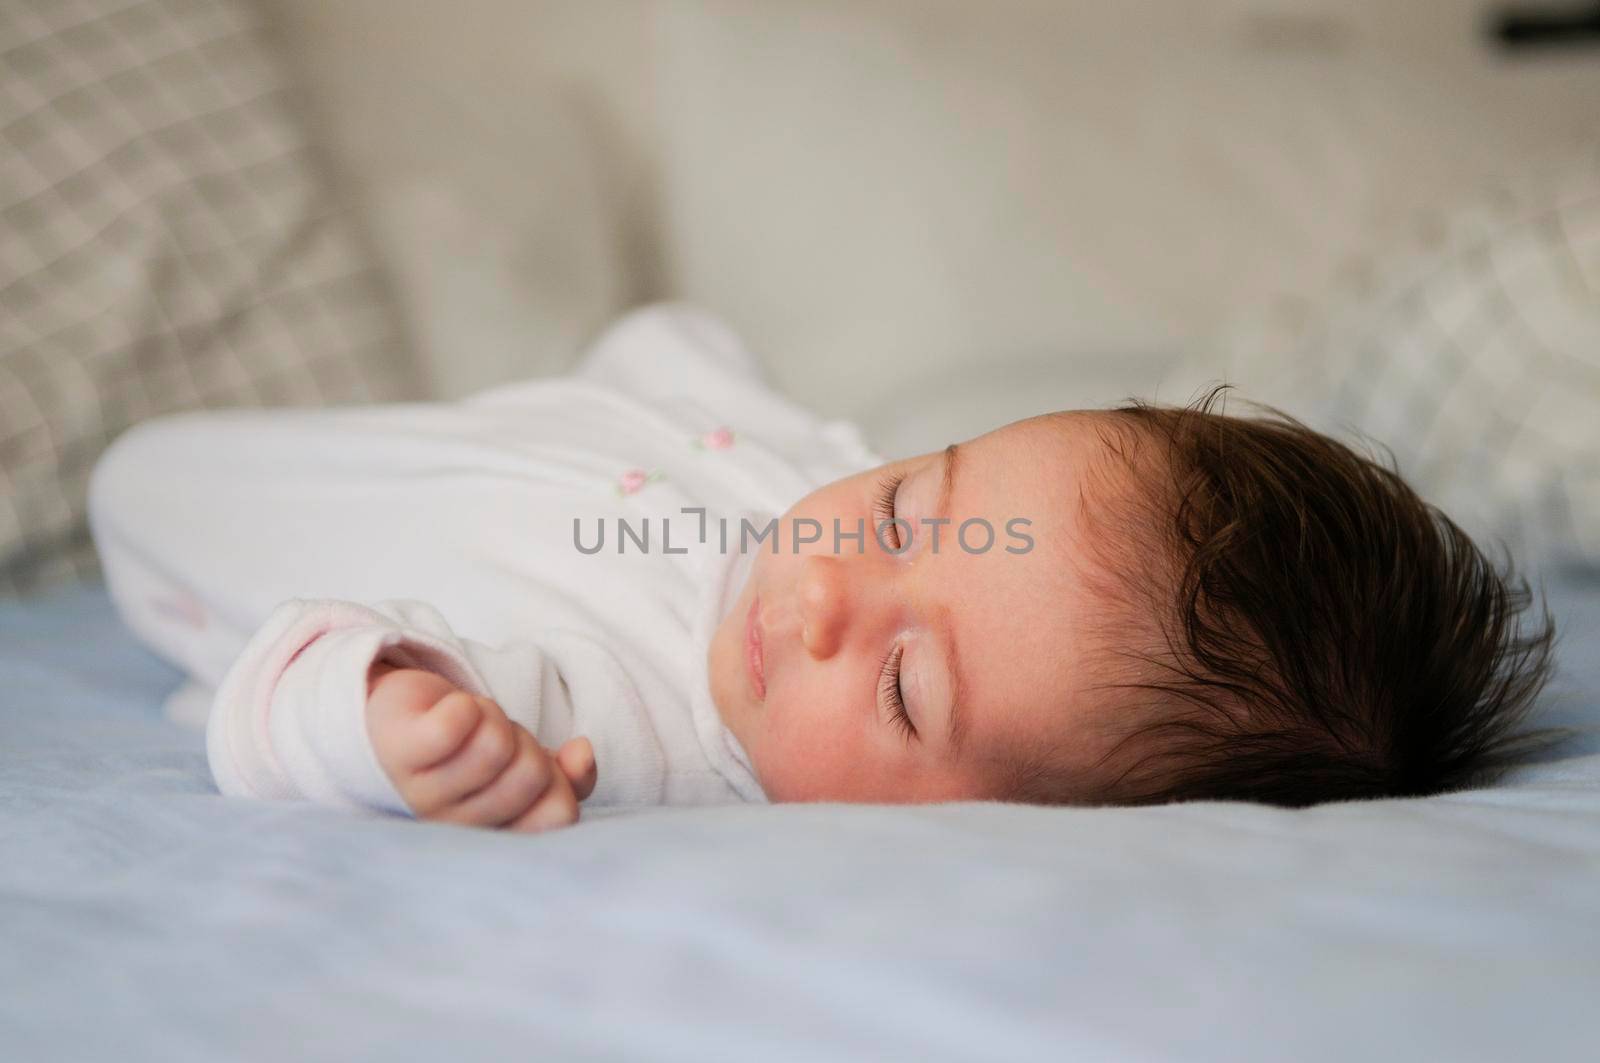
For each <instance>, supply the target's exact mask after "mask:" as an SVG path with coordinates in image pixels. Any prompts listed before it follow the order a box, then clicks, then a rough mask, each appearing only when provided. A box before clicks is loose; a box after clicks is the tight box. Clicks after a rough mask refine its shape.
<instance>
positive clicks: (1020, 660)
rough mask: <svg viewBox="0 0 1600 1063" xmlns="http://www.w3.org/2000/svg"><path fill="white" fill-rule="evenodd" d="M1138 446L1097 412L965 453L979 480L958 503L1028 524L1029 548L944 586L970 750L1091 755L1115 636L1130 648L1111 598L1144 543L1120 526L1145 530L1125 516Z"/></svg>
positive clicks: (986, 439) (1017, 427) (1026, 426)
mask: <svg viewBox="0 0 1600 1063" xmlns="http://www.w3.org/2000/svg"><path fill="white" fill-rule="evenodd" d="M1139 445H1140V444H1139V443H1138V442H1137V440H1136V439H1135V438H1134V437H1132V436H1130V435H1129V433H1128V432H1127V427H1126V425H1125V424H1123V423H1122V422H1121V421H1120V419H1119V418H1117V417H1115V416H1114V415H1113V414H1110V413H1108V412H1105V411H1072V412H1068V413H1058V414H1049V415H1044V416H1041V417H1035V418H1029V419H1028V420H1026V421H1020V422H1016V423H1014V424H1011V425H1007V426H1005V427H1004V428H1002V429H997V430H996V431H995V432H992V433H989V435H987V436H983V437H979V438H978V439H976V440H974V441H972V456H973V457H974V458H977V459H978V460H976V461H974V462H973V463H972V464H971V465H970V466H966V468H968V469H970V470H971V472H972V475H973V478H974V480H975V481H976V480H978V479H979V478H982V479H983V480H985V481H986V482H983V483H974V485H973V487H972V489H971V491H970V493H968V492H967V491H966V490H965V489H964V490H963V492H962V493H963V495H965V496H966V498H967V499H968V500H970V502H971V503H972V504H974V505H980V506H984V507H987V508H990V509H991V511H992V512H999V511H1002V510H1003V511H1004V513H1005V515H1006V516H1007V517H1008V518H1013V517H1015V518H1022V519H1026V520H1028V521H1029V524H1028V525H1027V530H1028V533H1029V534H1030V536H1031V538H1032V548H1031V549H1030V550H1028V551H1027V552H1025V553H1016V554H1002V555H995V556H989V557H984V558H974V559H972V563H971V564H970V565H969V566H966V567H965V568H966V570H965V571H963V572H961V573H960V574H959V579H958V580H957V583H958V584H959V588H955V587H953V588H952V589H959V592H960V593H958V594H956V595H955V596H954V600H953V603H952V604H953V608H954V610H955V612H956V616H957V619H956V623H957V625H958V626H959V628H960V629H961V631H960V638H961V644H962V656H963V663H964V664H965V663H967V661H968V658H969V657H970V659H971V660H970V668H971V674H970V675H969V676H968V681H969V683H970V687H969V690H970V693H971V696H972V709H973V717H974V718H973V720H972V727H971V733H972V735H973V736H974V738H975V739H976V741H977V743H979V744H981V745H982V746H985V747H988V748H990V749H1014V748H1016V746H1017V745H1018V744H1019V743H1022V744H1024V745H1027V746H1044V747H1058V746H1061V745H1063V744H1066V745H1070V744H1072V743H1073V742H1077V743H1080V745H1082V746H1083V747H1084V748H1085V750H1087V749H1089V748H1094V747H1096V746H1097V745H1098V741H1097V740H1096V737H1095V736H1096V735H1097V734H1099V733H1100V732H1102V731H1104V730H1105V728H1104V726H1103V725H1104V724H1105V723H1106V722H1107V721H1104V720H1101V719H1099V718H1098V715H1103V713H1101V714H1098V715H1097V710H1096V706H1097V705H1100V704H1102V703H1103V702H1104V699H1096V698H1095V697H1094V696H1093V694H1092V687H1093V686H1094V685H1096V684H1097V683H1100V682H1103V681H1105V680H1106V679H1108V678H1110V677H1111V676H1112V675H1113V674H1114V673H1115V671H1116V668H1117V651H1118V638H1119V636H1118V632H1119V631H1125V632H1126V633H1127V634H1128V636H1129V639H1130V641H1131V640H1133V639H1134V638H1136V637H1137V634H1136V629H1139V628H1142V627H1143V625H1142V624H1141V623H1139V622H1138V617H1137V615H1133V614H1137V613H1138V608H1137V605H1136V603H1134V602H1132V601H1131V600H1129V599H1128V597H1127V596H1126V595H1123V594H1121V593H1120V592H1119V588H1120V587H1123V586H1124V585H1125V584H1126V582H1127V581H1126V579H1125V578H1124V576H1125V570H1126V566H1127V565H1128V564H1130V563H1132V564H1135V565H1137V564H1138V563H1139V558H1138V556H1137V554H1138V549H1137V548H1136V547H1133V546H1132V544H1134V543H1137V542H1143V541H1147V540H1148V537H1147V536H1146V535H1144V534H1142V531H1143V529H1135V528H1133V527H1132V526H1131V524H1130V522H1133V521H1138V520H1143V519H1145V518H1144V517H1142V516H1141V515H1140V513H1139V507H1130V506H1128V505H1127V504H1126V502H1127V500H1128V499H1129V498H1131V497H1133V496H1135V495H1136V494H1137V486H1138V485H1137V483H1136V482H1135V481H1136V480H1137V476H1138V460H1139V458H1140V455H1139V453H1138V452H1137V450H1132V451H1130V448H1131V447H1137V446H1139ZM1130 458H1132V459H1133V460H1132V461H1130ZM968 646H971V647H972V651H971V653H970V654H969V653H968V650H967V647H968ZM1107 711H1108V712H1109V711H1110V710H1109V709H1108V710H1107Z"/></svg>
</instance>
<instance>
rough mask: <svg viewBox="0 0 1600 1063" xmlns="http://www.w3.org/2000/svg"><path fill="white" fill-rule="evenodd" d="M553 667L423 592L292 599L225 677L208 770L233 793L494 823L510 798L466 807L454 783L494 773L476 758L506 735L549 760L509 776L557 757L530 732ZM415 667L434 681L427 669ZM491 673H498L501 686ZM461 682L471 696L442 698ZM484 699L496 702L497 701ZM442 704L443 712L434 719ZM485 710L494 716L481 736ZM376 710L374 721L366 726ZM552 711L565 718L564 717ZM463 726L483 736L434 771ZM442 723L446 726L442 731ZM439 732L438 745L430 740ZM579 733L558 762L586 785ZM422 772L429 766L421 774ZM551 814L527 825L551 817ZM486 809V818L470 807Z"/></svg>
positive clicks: (467, 735) (524, 779)
mask: <svg viewBox="0 0 1600 1063" xmlns="http://www.w3.org/2000/svg"><path fill="white" fill-rule="evenodd" d="M390 668H392V669H394V671H389V669H390ZM545 668H546V662H545V660H544V655H543V654H542V652H541V651H540V650H539V648H538V647H537V646H535V645H533V644H531V643H513V644H508V645H506V646H504V647H500V648H490V647H487V646H483V645H481V644H479V643H475V642H472V641H470V640H466V639H462V638H459V637H458V636H456V635H455V634H454V633H453V632H452V631H451V630H450V628H449V625H448V624H447V623H446V622H445V620H444V618H443V617H442V616H441V615H440V614H439V613H438V611H437V610H435V609H433V608H432V607H431V606H429V605H427V604H425V603H423V602H417V601H407V600H394V601H387V602H380V603H378V604H377V605H375V606H366V605H361V604H358V603H356V602H349V601H340V600H337V599H302V598H295V599H289V600H287V601H285V602H282V603H280V604H279V605H278V606H277V608H275V609H274V610H273V612H272V615H271V616H270V617H269V618H268V619H267V622H266V623H265V624H263V625H262V627H261V629H260V630H258V631H257V632H256V633H255V634H254V635H253V636H252V637H251V639H250V640H249V642H248V644H247V645H246V646H245V648H244V650H243V652H241V653H240V654H239V656H238V658H237V659H236V660H235V661H234V663H233V665H232V666H231V667H230V668H229V670H228V672H227V674H226V675H225V676H224V678H223V680H222V683H221V685H220V686H219V687H218V690H217V696H216V699H215V701H214V703H213V705H212V710H211V715H210V718H209V720H208V722H207V736H206V745H207V753H208V756H209V759H210V763H211V770H212V774H213V776H214V777H215V778H216V781H217V786H218V788H219V789H221V790H222V792H223V793H225V794H229V795H232V796H245V797H261V798H305V799H310V800H315V801H320V802H322V803H325V804H331V805H336V806H341V807H352V808H373V809H383V810H388V811H392V812H401V813H409V814H415V815H423V816H431V815H433V814H435V813H446V814H447V815H443V816H441V817H440V818H451V819H454V820H456V821H459V822H467V821H473V822H486V821H487V818H486V817H487V813H488V812H492V811H494V810H495V809H498V808H500V807H501V803H502V802H503V801H505V800H508V798H506V797H504V796H501V797H497V798H496V801H495V802H494V808H492V809H491V808H487V807H486V806H485V804H484V803H479V804H478V805H472V806H469V807H468V808H466V809H459V808H455V807H454V804H453V802H454V801H455V799H457V798H464V797H467V796H469V795H470V793H471V791H468V790H464V789H463V790H453V789H452V788H453V787H455V786H456V785H458V784H461V783H463V782H465V781H471V778H470V777H471V776H472V775H473V772H474V771H478V772H481V773H487V772H488V771H489V769H488V768H485V767H482V765H481V764H480V762H479V761H478V757H479V756H480V755H482V754H487V753H492V754H496V755H499V754H502V753H503V752H504V745H506V744H509V743H504V742H503V740H504V739H505V738H507V737H511V738H516V739H517V741H516V749H514V750H513V752H514V753H516V754H518V756H519V758H520V759H522V760H527V761H539V762H541V763H540V764H531V763H530V764H526V765H523V766H521V767H519V768H518V771H517V773H516V775H515V776H514V778H513V779H512V780H510V781H509V782H508V783H507V788H508V789H510V788H513V786H512V784H513V783H514V784H515V787H518V788H524V787H528V786H529V785H531V779H530V778H529V776H532V775H536V774H539V773H540V772H543V773H544V774H545V775H546V777H547V779H548V770H547V769H548V767H549V764H548V763H547V761H548V755H547V754H545V753H544V751H543V749H542V747H540V746H539V745H538V743H537V742H534V741H533V734H534V733H536V732H537V731H538V730H539V729H540V724H541V722H546V723H549V722H551V721H542V717H543V716H544V715H545V713H544V710H545V709H546V708H547V706H545V705H543V704H542V702H543V695H542V689H541V688H542V686H543V685H544V683H543V680H544V672H545ZM418 674H421V675H427V676H431V677H432V680H419V679H418V678H417V676H418ZM486 675H487V676H491V677H493V679H494V681H495V683H496V687H495V688H494V689H491V685H490V681H488V680H486V679H485V676H486ZM455 691H462V692H464V694H463V697H461V698H454V697H447V696H446V695H449V694H452V693H453V692H455ZM369 693H370V694H371V695H372V696H371V697H370V698H369ZM477 698H482V699H484V702H479V701H477V700H475V699H477ZM463 700H465V701H467V702H468V703H470V704H472V705H473V706H474V707H477V708H479V710H480V714H479V717H478V718H477V719H476V720H472V719H470V718H469V717H470V714H468V713H466V712H463V711H461V709H462V708H463V707H464V706H461V705H460V703H461V702H462V701H463ZM485 703H487V704H489V705H493V710H492V713H491V711H490V709H488V708H487V707H485ZM502 706H503V709H502ZM435 708H438V709H441V710H443V711H441V712H440V713H439V714H438V716H437V717H435V716H434V709H435ZM486 717H489V718H493V719H494V721H495V722H492V723H490V724H489V726H488V729H487V730H484V731H483V736H480V735H479V729H480V728H479V725H481V724H483V723H484V721H485V718H486ZM499 717H508V719H507V724H512V723H514V724H515V725H516V730H517V731H522V732H524V733H525V734H527V735H528V737H527V738H526V739H523V738H520V737H518V736H517V734H516V731H512V730H510V728H509V727H507V726H505V725H502V724H501V723H499V722H498V718H499ZM375 721H376V722H377V724H378V726H377V727H372V726H370V725H371V724H373V723H374V722H375ZM553 722H554V723H555V724H556V725H558V727H559V725H560V724H561V722H562V721H561V720H559V719H558V720H556V721H553ZM468 724H471V725H472V726H471V729H470V730H465V731H460V732H459V736H460V737H461V739H462V741H463V743H466V742H467V741H468V740H471V741H472V742H473V743H475V744H473V745H471V746H470V748H466V749H461V750H460V751H461V752H463V753H466V754H468V756H467V757H466V758H465V759H464V760H463V761H462V762H461V764H459V765H456V766H453V767H452V768H451V770H450V771H449V772H440V773H438V774H431V775H430V774H426V773H427V770H428V769H429V768H433V767H444V762H443V761H433V760H431V759H430V757H431V755H432V754H435V753H438V752H439V749H438V747H439V745H442V744H444V743H445V742H446V741H447V739H448V738H449V737H451V735H452V734H455V733H457V732H456V731H455V730H454V727H461V728H465V727H467V726H468ZM446 725H453V726H446ZM436 730H437V731H442V732H450V733H448V734H444V735H442V736H440V737H438V738H436V739H434V738H432V737H431V734H432V732H434V731H436ZM563 736H564V735H563ZM380 737H381V738H382V743H381V744H380V743H379V739H380ZM430 741H433V742H434V745H432V746H428V743H429V742H430ZM476 743H482V744H483V745H485V746H487V747H488V748H487V749H480V748H479V745H477V744H476ZM528 743H531V746H530V745H529V744H528ZM583 745H586V743H582V744H580V745H578V746H573V744H572V743H568V745H567V746H564V747H563V750H564V751H565V752H564V754H563V758H562V760H561V761H559V762H558V763H559V764H560V765H561V766H571V767H573V768H574V773H573V777H571V778H570V779H569V780H568V781H569V782H571V783H573V784H583V783H584V779H585V776H586V775H587V772H586V771H585V770H584V767H583V761H584V760H585V759H587V758H586V756H585V754H584V751H583V749H582V746H583ZM569 747H571V748H570V749H569ZM534 750H538V752H537V753H535V752H534ZM444 752H445V753H453V752H455V750H445V751H444ZM448 759H453V758H448ZM488 759H489V760H490V761H491V762H492V760H493V758H488ZM511 766H512V765H511V763H510V762H509V761H508V762H507V763H504V764H499V765H495V768H496V770H495V771H494V772H493V775H492V776H491V777H489V778H485V779H480V780H479V781H480V782H482V783H483V784H484V785H487V784H488V783H491V782H495V783H496V784H497V785H498V783H497V780H498V779H499V776H500V775H501V773H502V771H503V770H504V769H508V768H510V767H511ZM421 775H425V778H423V779H421V780H419V779H417V778H416V776H421ZM591 785H592V784H591ZM419 786H420V788H419ZM576 789H577V786H576V785H575V786H574V791H576ZM574 796H576V793H574ZM525 810H526V808H525ZM545 815H547V813H541V814H540V815H539V816H536V817H534V818H533V819H532V820H530V822H529V823H528V824H524V825H525V826H542V825H546V824H545V818H544V817H545ZM479 816H483V817H485V818H474V817H479ZM501 822H507V821H505V820H503V821H501Z"/></svg>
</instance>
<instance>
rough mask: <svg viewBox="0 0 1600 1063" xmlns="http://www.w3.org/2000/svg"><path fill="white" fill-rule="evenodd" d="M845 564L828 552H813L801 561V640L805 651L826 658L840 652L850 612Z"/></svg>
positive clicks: (797, 589) (819, 657) (798, 590)
mask: <svg viewBox="0 0 1600 1063" xmlns="http://www.w3.org/2000/svg"><path fill="white" fill-rule="evenodd" d="M845 575H846V574H845V571H844V566H843V565H842V564H840V563H839V559H838V558H835V557H830V556H828V555H826V554H812V555H811V556H810V557H807V558H806V559H805V560H804V561H802V562H801V564H800V580H799V584H798V586H797V587H796V594H797V595H798V597H799V599H800V621H801V625H802V626H801V631H800V638H801V641H802V642H804V643H805V647H806V652H807V653H809V654H811V656H813V657H815V658H816V659H817V660H826V659H827V658H829V657H831V656H833V655H834V654H835V653H836V652H838V649H839V644H840V642H842V641H843V639H844V632H845V624H846V620H847V618H848V615H849V594H848V593H847V591H848V589H847V587H846V585H845Z"/></svg>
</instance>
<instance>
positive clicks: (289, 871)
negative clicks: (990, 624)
mask: <svg viewBox="0 0 1600 1063" xmlns="http://www.w3.org/2000/svg"><path fill="white" fill-rule="evenodd" d="M1551 591H1552V600H1553V602H1554V604H1555V606H1556V608H1557V610H1558V612H1559V613H1560V615H1561V616H1562V618H1563V620H1564V622H1565V629H1566V630H1565V635H1564V646H1563V656H1562V660H1563V662H1564V666H1565V668H1566V671H1565V674H1564V675H1563V676H1562V678H1561V679H1560V681H1559V682H1558V684H1557V688H1558V689H1557V691H1556V692H1555V695H1554V696H1553V698H1552V705H1554V706H1556V709H1555V715H1556V716H1557V717H1559V718H1560V719H1562V720H1564V721H1566V722H1569V723H1579V724H1583V725H1585V726H1588V727H1591V728H1592V727H1593V725H1594V724H1595V723H1596V722H1597V720H1600V715H1597V713H1596V705H1597V703H1600V586H1597V585H1593V584H1589V585H1580V584H1578V583H1575V582H1569V583H1565V584H1560V585H1556V586H1552V588H1551ZM179 678H180V677H179V675H178V674H177V673H176V672H175V671H174V670H173V669H172V668H170V667H169V666H167V665H165V664H163V663H162V662H160V661H158V660H156V659H155V658H153V657H151V656H150V655H149V654H147V653H146V652H145V651H144V650H142V649H141V648H139V647H138V646H137V645H136V644H135V643H134V642H133V640H132V638H131V636H129V635H128V634H127V633H126V632H125V631H124V630H123V629H122V628H121V626H120V625H119V623H118V621H117V620H116V618H115V615H114V614H113V612H112V610H111V607H110V605H109V603H108V600H107V599H106V597H105V595H104V593H103V591H102V590H100V589H99V588H96V587H86V588H74V589H69V590H66V591H62V592H58V593H55V594H52V595H50V596H48V597H47V598H44V599H41V600H39V601H36V602H32V603H12V604H9V605H6V606H3V607H0V691H3V694H0V698H3V701H0V1058H4V1059H15V1060H46V1059H116V1060H160V1061H163V1063H178V1061H183V1060H220V1059H248V1060H255V1059H260V1060H268V1059H271V1060H287V1059H292V1060H300V1059H329V1060H332V1059H338V1060H362V1059H385V1060H398V1059H465V1058H504V1059H528V1060H544V1059H621V1058H654V1059H683V1060H690V1059H693V1060H703V1059H708V1058H712V1059H856V1058H859V1059H894V1060H912V1059H915V1060H940V1059H980V1060H994V1059H1007V1058H1009V1059H1018V1058H1035V1059H1043V1058H1049V1059H1095V1060H1102V1059H1129V1060H1144V1059H1195V1060H1250V1059H1260V1060H1280V1059H1290V1058H1292V1059H1301V1060H1316V1059H1328V1060H1347V1059H1368V1060H1370V1059H1407V1060H1424V1059H1429V1060H1432V1059H1453V1060H1475V1059H1484V1060H1489V1059H1509V1058H1527V1059H1545V1060H1550V1059H1573V1060H1577V1059H1593V1058H1596V1054H1597V1052H1600V1048H1597V1045H1600V1019H1597V1009H1596V1006H1595V1002H1596V1000H1597V999H1600V742H1597V741H1596V734H1595V732H1594V731H1593V730H1591V731H1590V732H1589V733H1588V734H1586V736H1585V737H1584V738H1583V739H1582V740H1581V741H1579V742H1577V743H1575V744H1573V745H1572V746H1570V747H1568V748H1567V749H1566V750H1564V751H1563V752H1562V754H1561V755H1560V756H1558V757H1555V758H1552V759H1551V760H1549V761H1548V762H1546V763H1544V764H1541V765H1538V766H1536V767H1533V768H1530V769H1526V770H1524V771H1522V772H1520V773H1519V774H1518V776H1517V778H1516V780H1515V781H1514V782H1513V783H1512V784H1511V785H1507V786H1501V787H1497V788H1494V789H1489V790H1484V791H1480V792H1475V793H1466V794H1458V795H1452V796H1449V797H1445V798H1435V799H1429V800H1423V801H1382V802H1367V803H1357V804H1348V805H1341V806H1332V807H1325V808H1320V809H1315V810H1310V811H1306V812H1286V811H1281V810H1273V809H1267V808H1261V807H1255V806H1246V805H1225V804H1192V805H1187V806H1173V807H1167V808H1159V809H1103V810H1094V809H1054V810H1051V809H1033V808H1023V807H1015V806H996V805H960V806H946V807H940V808H924V809H887V808H871V807H854V808H848V807H836V806H811V807H795V806H791V807H737V808H724V809H700V810H660V811H655V812H649V813H642V814H632V815H621V816H612V817H600V818H594V819H591V820H587V821H586V822H585V823H584V824H582V825H581V826H580V827H579V828H577V829H574V830H571V831H565V832H560V833H557V834H553V835H546V836H541V837H531V838H530V837H523V836H513V835H505V834H495V833H490V832H483V831H470V830H464V829H456V828H450V827H444V826H434V825H426V824H417V823H412V822H408V821H403V820H398V819H385V818H374V817H363V816H359V815H351V814H345V813H341V812H336V811H331V810H328V809H322V808H316V807H312V806H309V805H301V804H270V803H255V802H244V801H232V800H225V799H223V798H221V797H219V796H218V795H217V794H216V793H215V791H214V790H213V789H212V786H211V784H210V779H209V776H208V774H207V771H206V766H205V760H204V756H203V749H202V738H201V735H200V734H199V733H198V732H195V731H191V730H187V729H185V728H182V727H180V726H178V725H175V724H172V723H169V722H167V721H165V720H163V719H162V718H161V716H160V711H159V705H160V702H161V700H162V698H163V697H164V696H165V695H166V694H167V693H168V692H169V691H170V690H171V689H172V688H173V687H175V686H176V685H177V684H178V681H179Z"/></svg>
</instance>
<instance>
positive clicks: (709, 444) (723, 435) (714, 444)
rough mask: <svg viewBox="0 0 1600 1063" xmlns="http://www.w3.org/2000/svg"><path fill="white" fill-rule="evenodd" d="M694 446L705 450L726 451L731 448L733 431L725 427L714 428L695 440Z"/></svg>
mask: <svg viewBox="0 0 1600 1063" xmlns="http://www.w3.org/2000/svg"><path fill="white" fill-rule="evenodd" d="M694 445H695V446H697V447H701V448H703V449H705V450H727V449H728V448H729V447H731V446H733V430H732V429H731V428H729V427H728V426H727V425H723V426H722V427H721V428H714V429H712V430H711V431H709V432H707V433H705V434H704V435H702V436H701V437H700V438H698V439H696V440H695V441H694Z"/></svg>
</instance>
